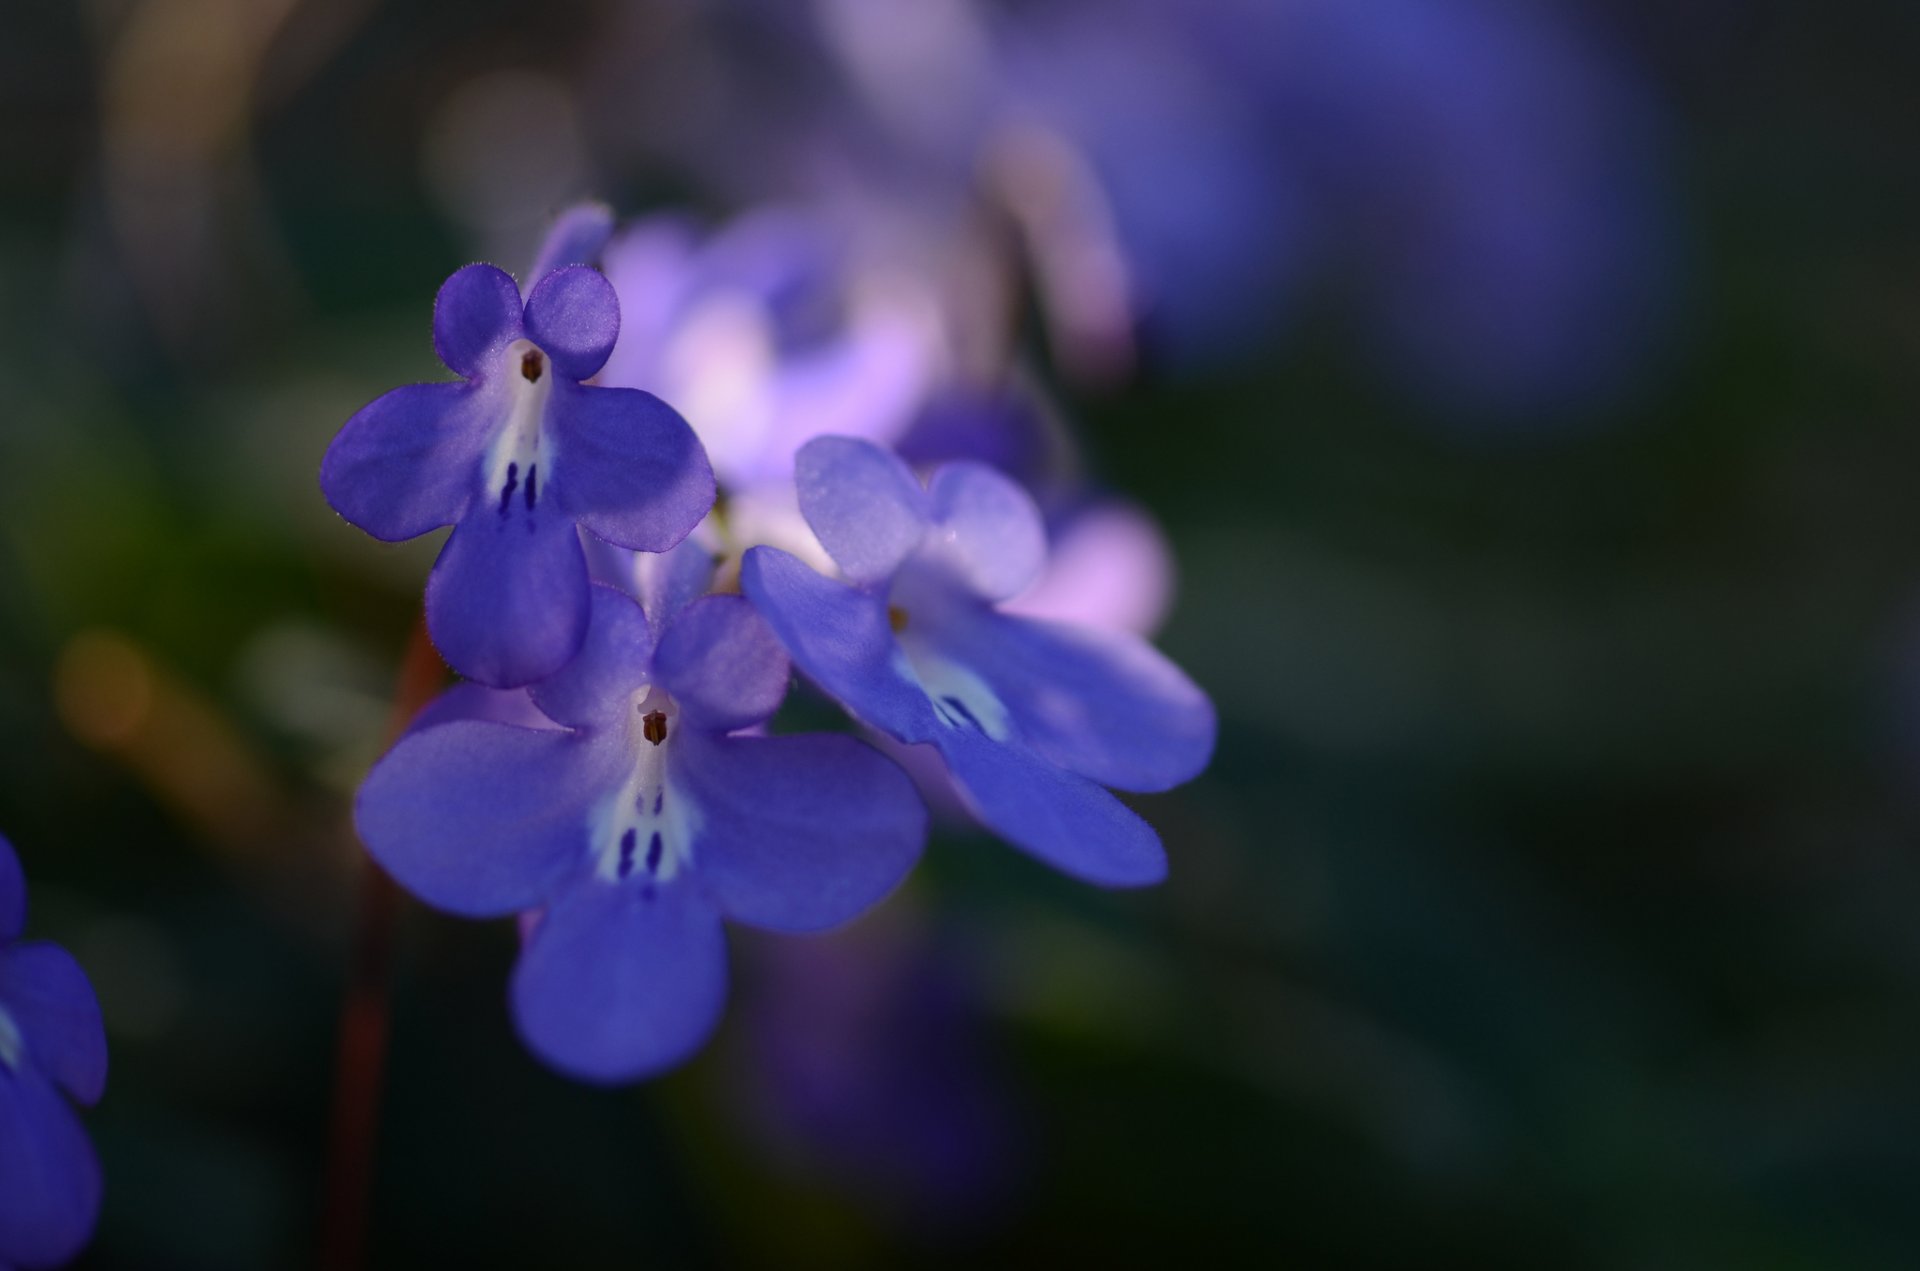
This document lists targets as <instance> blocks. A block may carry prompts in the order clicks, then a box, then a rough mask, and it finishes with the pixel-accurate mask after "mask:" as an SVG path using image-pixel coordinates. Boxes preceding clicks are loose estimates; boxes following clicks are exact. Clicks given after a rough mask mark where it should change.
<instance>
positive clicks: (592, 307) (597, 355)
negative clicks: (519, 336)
mask: <svg viewBox="0 0 1920 1271" xmlns="http://www.w3.org/2000/svg"><path fill="white" fill-rule="evenodd" d="M525 325H526V334H527V338H528V339H529V340H532V341H533V342H534V343H535V344H537V345H539V346H540V347H541V348H542V349H545V350H546V353H547V356H548V357H550V358H552V359H553V369H554V370H555V371H557V372H559V373H560V374H561V375H564V376H565V377H566V378H568V379H570V380H583V379H586V378H587V377H588V376H590V375H592V374H593V373H594V372H595V371H597V370H599V369H600V368H601V367H602V366H604V365H605V364H606V361H607V354H609V353H611V352H613V342H614V341H615V340H616V339H618V338H619V335H620V300H619V298H618V297H617V296H615V295H614V294H613V284H612V283H610V282H608V281H607V280H606V279H605V278H603V277H601V276H600V271H599V270H597V269H592V268H589V267H588V266H586V265H568V266H567V267H566V268H564V269H557V270H555V271H554V272H552V273H550V274H548V275H547V276H546V277H544V278H542V279H541V280H540V281H539V283H538V284H537V285H535V287H534V289H533V293H532V294H531V295H529V296H528V297H527V314H526V324H525Z"/></svg>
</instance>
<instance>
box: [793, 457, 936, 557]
mask: <svg viewBox="0 0 1920 1271" xmlns="http://www.w3.org/2000/svg"><path fill="white" fill-rule="evenodd" d="M794 482H795V485H796V486H797V488H798V490H799V493H800V512H801V514H802V515H803V516H805V517H806V518H807V524H808V525H809V526H811V527H812V529H813V532H814V534H815V535H817V536H818V537H819V539H820V542H821V545H822V546H824V547H825V548H826V549H827V553H828V555H830V556H832V557H833V559H834V562H835V563H836V564H838V565H839V566H840V572H841V573H843V574H845V575H846V576H847V578H848V579H850V580H851V581H853V582H856V583H873V582H879V581H881V580H883V579H885V578H888V577H889V576H891V575H892V573H893V571H894V570H896V569H898V568H899V567H900V562H901V561H903V560H905V559H906V558H907V557H908V556H909V555H911V554H912V553H913V550H914V549H915V548H916V547H918V546H919V545H920V543H921V540H922V539H924V538H925V537H926V533H927V517H928V508H927V494H926V491H925V490H922V489H921V488H920V482H919V481H918V480H916V479H915V478H914V475H913V470H912V469H910V468H908V467H907V465H906V464H905V463H904V462H902V461H901V459H900V457H899V456H898V455H896V454H894V453H893V452H892V451H890V450H886V449H883V448H882V447H880V446H876V445H874V444H873V443H872V442H869V441H858V440H855V439H854V438H851V437H815V438H814V439H813V440H812V441H809V442H808V443H807V444H806V445H804V446H802V447H800V450H799V453H798V454H796V455H795V456H794Z"/></svg>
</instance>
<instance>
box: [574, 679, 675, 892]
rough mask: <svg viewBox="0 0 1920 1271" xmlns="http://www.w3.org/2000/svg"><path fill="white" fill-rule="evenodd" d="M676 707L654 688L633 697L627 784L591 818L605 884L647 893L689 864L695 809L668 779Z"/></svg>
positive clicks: (597, 864) (598, 865) (597, 863)
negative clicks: (637, 887)
mask: <svg viewBox="0 0 1920 1271" xmlns="http://www.w3.org/2000/svg"><path fill="white" fill-rule="evenodd" d="M679 714H680V708H679V707H678V706H677V705H675V704H674V700H673V698H672V697H670V696H669V695H668V694H667V693H665V692H664V691H662V690H661V689H660V688H658V687H653V688H647V689H643V690H640V691H639V692H636V693H635V694H634V695H633V701H632V703H631V705H630V709H629V712H628V721H629V722H628V725H627V754H628V756H629V758H630V760H631V762H632V766H631V768H630V769H629V771H628V775H627V779H626V781H625V782H623V783H622V784H621V786H620V788H619V790H617V791H616V792H615V793H614V794H613V796H612V797H611V798H609V799H607V800H606V802H604V803H603V804H601V806H600V808H599V810H598V811H597V812H596V813H595V814H594V829H593V844H594V846H593V852H594V859H595V872H596V873H597V874H598V875H599V876H600V878H601V879H602V880H604V881H606V882H610V883H624V882H637V883H639V884H640V885H641V886H642V887H644V888H646V889H647V892H648V894H651V893H652V888H653V885H654V884H655V883H665V882H671V881H672V880H673V878H674V877H675V876H676V875H677V874H679V872H680V871H681V869H682V868H684V867H685V866H687V865H689V864H691V863H692V847H693V838H694V834H695V832H696V831H697V830H698V829H699V827H700V813H699V809H698V808H696V807H694V805H693V804H692V803H690V802H689V801H688V800H687V798H686V796H685V795H684V794H682V793H680V792H679V791H676V790H674V789H673V788H672V786H671V784H670V783H669V782H668V780H667V757H668V755H669V754H670V753H671V748H672V745H673V733H674V727H675V723H676V721H677V719H678V717H679Z"/></svg>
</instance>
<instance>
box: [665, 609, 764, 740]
mask: <svg viewBox="0 0 1920 1271" xmlns="http://www.w3.org/2000/svg"><path fill="white" fill-rule="evenodd" d="M654 674H655V676H656V678H657V679H658V680H659V682H660V686H661V687H662V688H664V689H666V690H667V691H668V692H669V693H671V694H673V698H674V700H675V701H676V702H678V703H679V705H680V716H681V719H682V721H683V722H684V723H685V724H687V725H690V726H692V727H694V728H698V729H704V730H707V731H710V732H721V733H724V732H732V731H733V730H734V729H736V728H746V727H748V726H749V725H752V724H757V723H759V722H760V721H761V720H763V719H766V718H767V717H768V716H770V715H772V714H773V713H774V711H776V710H778V709H779V708H780V703H781V701H782V700H784V699H785V698H786V695H787V680H788V677H789V675H790V674H791V671H790V669H789V667H788V665H787V655H786V653H785V652H784V651H783V650H782V649H781V647H780V641H779V640H777V639H775V638H774V634H773V631H772V629H771V628H769V627H768V626H767V623H766V620H765V619H763V618H762V617H761V616H760V615H759V613H757V612H756V611H755V610H754V608H753V606H752V605H751V604H750V603H748V601H747V600H746V598H745V597H742V596H704V597H702V598H701V599H699V600H696V601H694V602H693V603H692V604H690V605H688V606H687V607H686V608H685V609H684V610H682V611H681V613H680V616H679V617H678V618H676V619H675V620H674V623H673V625H672V626H670V627H668V628H667V632H666V634H665V635H664V636H662V637H661V638H660V652H659V654H658V655H657V656H656V657H655V659H654Z"/></svg>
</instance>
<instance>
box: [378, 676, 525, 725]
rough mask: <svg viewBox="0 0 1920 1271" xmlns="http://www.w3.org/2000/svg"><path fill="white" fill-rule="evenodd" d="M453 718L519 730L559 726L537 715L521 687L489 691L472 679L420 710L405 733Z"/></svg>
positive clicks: (454, 687)
mask: <svg viewBox="0 0 1920 1271" xmlns="http://www.w3.org/2000/svg"><path fill="white" fill-rule="evenodd" d="M456 719H484V720H488V721H491V722H492V723H495V724H516V725H518V726H519V727H521V728H558V727H560V725H558V724H556V723H554V722H553V721H552V720H550V719H548V718H547V717H546V716H545V715H543V714H541V713H540V708H539V707H538V706H535V705H534V704H533V698H532V697H530V696H529V695H528V694H527V690H525V689H523V688H488V687H487V686H486V685H484V684H476V683H474V682H473V681H472V680H462V681H461V682H460V683H458V684H455V685H454V686H453V687H452V688H449V689H448V690H447V691H446V692H444V693H442V694H440V696H438V697H436V698H434V699H433V700H432V701H431V702H428V703H427V704H426V705H425V706H423V707H421V708H420V713H419V714H418V715H415V716H414V717H413V719H412V721H411V722H410V723H408V725H407V731H408V732H409V733H417V732H419V731H420V730H421V729H423V728H432V727H433V726H434V725H436V724H450V723H452V722H453V721H454V720H456Z"/></svg>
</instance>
